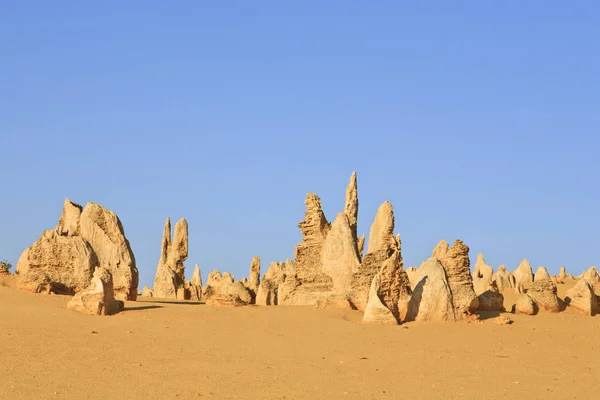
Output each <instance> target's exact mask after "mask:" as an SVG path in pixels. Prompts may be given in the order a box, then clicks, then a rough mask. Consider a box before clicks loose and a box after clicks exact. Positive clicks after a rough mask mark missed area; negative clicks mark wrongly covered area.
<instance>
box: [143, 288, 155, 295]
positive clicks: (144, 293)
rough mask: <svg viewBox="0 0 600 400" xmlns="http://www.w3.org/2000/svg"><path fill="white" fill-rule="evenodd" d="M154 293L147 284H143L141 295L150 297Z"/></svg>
mask: <svg viewBox="0 0 600 400" xmlns="http://www.w3.org/2000/svg"><path fill="white" fill-rule="evenodd" d="M153 295H154V294H153V293H152V290H151V289H150V288H149V287H148V286H144V288H143V289H142V297H152V296H153Z"/></svg>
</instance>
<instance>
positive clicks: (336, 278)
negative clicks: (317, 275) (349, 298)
mask: <svg viewBox="0 0 600 400" xmlns="http://www.w3.org/2000/svg"><path fill="white" fill-rule="evenodd" d="M321 260H322V264H321V265H322V266H321V270H322V271H323V273H324V274H326V275H327V276H329V277H331V280H332V283H333V286H332V287H331V292H332V295H333V296H344V295H347V294H348V290H349V288H350V285H351V283H352V277H353V275H354V274H355V273H357V272H358V267H359V265H360V258H359V255H358V249H357V247H356V239H355V238H354V234H353V232H352V228H351V227H350V225H349V221H348V217H347V216H346V214H345V213H339V214H338V216H337V218H336V219H335V221H334V222H333V223H332V224H331V229H330V230H329V233H328V234H327V237H326V238H325V242H324V244H323V250H322V257H321Z"/></svg>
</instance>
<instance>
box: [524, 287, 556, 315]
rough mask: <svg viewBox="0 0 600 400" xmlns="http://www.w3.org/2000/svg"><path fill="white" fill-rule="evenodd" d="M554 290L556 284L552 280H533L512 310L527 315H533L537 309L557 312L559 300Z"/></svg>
mask: <svg viewBox="0 0 600 400" xmlns="http://www.w3.org/2000/svg"><path fill="white" fill-rule="evenodd" d="M556 292H557V290H556V285H554V283H553V282H552V280H550V279H540V280H539V281H534V282H533V283H532V284H531V287H530V288H529V289H526V292H525V293H523V294H521V295H520V296H519V299H518V300H517V303H516V304H515V309H514V312H516V313H517V314H527V315H534V314H537V313H538V312H539V311H549V312H559V311H560V310H561V302H560V299H559V298H558V296H557V295H556Z"/></svg>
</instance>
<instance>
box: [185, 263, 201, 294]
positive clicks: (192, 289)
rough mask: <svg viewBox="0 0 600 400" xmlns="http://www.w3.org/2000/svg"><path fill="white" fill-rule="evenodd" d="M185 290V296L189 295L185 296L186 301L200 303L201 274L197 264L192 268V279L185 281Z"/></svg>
mask: <svg viewBox="0 0 600 400" xmlns="http://www.w3.org/2000/svg"><path fill="white" fill-rule="evenodd" d="M186 288H187V290H186V294H188V293H189V296H186V297H187V300H194V301H202V274H201V273H200V267H199V266H198V264H196V265H195V266H194V273H193V274H192V279H191V280H190V281H186Z"/></svg>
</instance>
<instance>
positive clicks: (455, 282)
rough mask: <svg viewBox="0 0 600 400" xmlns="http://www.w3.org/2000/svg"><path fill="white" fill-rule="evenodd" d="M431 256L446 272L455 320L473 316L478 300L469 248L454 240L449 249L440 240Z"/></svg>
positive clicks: (445, 243) (444, 242) (443, 241)
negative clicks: (472, 275)
mask: <svg viewBox="0 0 600 400" xmlns="http://www.w3.org/2000/svg"><path fill="white" fill-rule="evenodd" d="M432 256H433V257H435V258H437V259H438V260H439V262H440V264H442V266H443V267H444V270H445V271H446V276H447V279H448V284H449V285H450V290H451V292H452V303H453V304H454V310H455V314H456V319H462V318H465V317H467V316H469V315H471V314H473V313H474V312H475V310H477V307H478V306H479V299H478V298H477V295H476V294H475V290H474V289H473V279H472V277H471V267H470V264H471V262H470V260H469V247H467V246H466V245H465V244H464V243H463V242H462V241H460V240H456V241H455V242H454V244H453V245H452V247H450V248H449V247H448V243H447V242H446V241H445V240H442V241H440V242H439V243H438V245H437V246H436V247H435V249H434V250H433V253H432Z"/></svg>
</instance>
